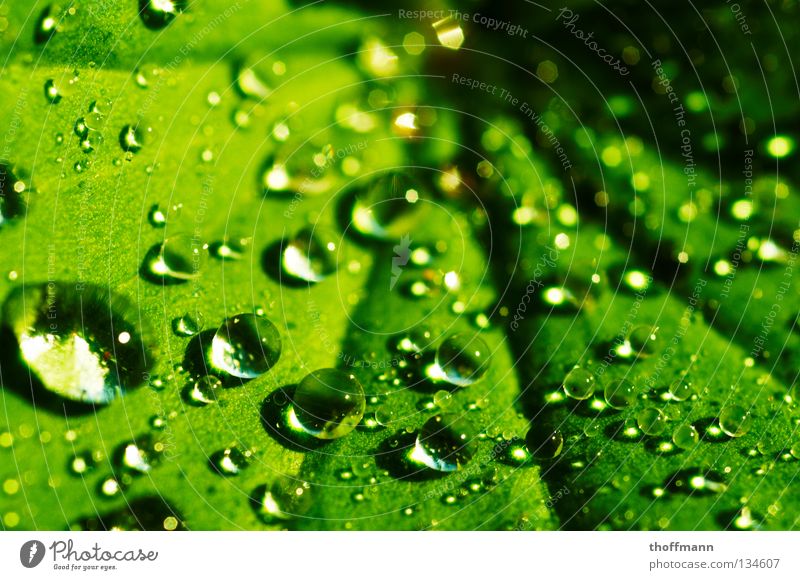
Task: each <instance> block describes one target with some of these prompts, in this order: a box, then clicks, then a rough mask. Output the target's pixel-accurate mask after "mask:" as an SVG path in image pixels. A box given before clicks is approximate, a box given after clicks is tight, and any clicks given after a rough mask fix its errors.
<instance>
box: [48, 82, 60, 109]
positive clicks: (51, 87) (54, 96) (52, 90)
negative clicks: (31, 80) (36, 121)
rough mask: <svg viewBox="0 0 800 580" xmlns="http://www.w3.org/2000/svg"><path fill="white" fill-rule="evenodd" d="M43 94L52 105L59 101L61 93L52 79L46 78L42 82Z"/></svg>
mask: <svg viewBox="0 0 800 580" xmlns="http://www.w3.org/2000/svg"><path fill="white" fill-rule="evenodd" d="M44 96H45V98H46V99H47V100H48V101H50V102H51V103H53V104H54V105H55V104H57V103H58V102H59V101H61V93H60V92H59V91H58V87H57V86H56V83H55V81H54V80H53V79H47V80H46V81H45V83H44Z"/></svg>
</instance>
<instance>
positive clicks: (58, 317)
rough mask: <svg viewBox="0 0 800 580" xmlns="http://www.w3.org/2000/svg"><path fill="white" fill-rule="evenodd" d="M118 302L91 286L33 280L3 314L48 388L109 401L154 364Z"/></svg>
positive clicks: (12, 297)
mask: <svg viewBox="0 0 800 580" xmlns="http://www.w3.org/2000/svg"><path fill="white" fill-rule="evenodd" d="M118 302H121V300H120V299H113V298H112V300H111V301H109V300H108V298H107V294H105V293H104V292H103V291H102V290H100V289H99V288H95V287H92V286H84V287H82V288H81V289H77V288H76V287H75V286H74V285H67V284H63V283H59V282H50V283H47V284H40V285H29V286H25V287H24V288H17V289H15V290H13V291H12V292H11V294H10V295H9V297H8V298H7V299H6V302H5V304H4V306H3V319H4V321H5V324H6V325H7V326H8V327H9V328H10V330H11V331H12V332H13V334H14V337H15V338H16V341H17V344H18V346H19V352H20V355H21V358H22V361H23V362H24V363H26V364H27V366H28V367H29V368H30V370H31V371H33V373H34V374H35V375H36V376H37V377H38V378H39V380H40V381H41V382H42V384H43V386H44V387H45V388H46V389H47V390H49V391H51V392H53V393H55V394H57V395H59V396H61V397H63V398H65V399H69V400H71V401H79V402H83V403H93V404H105V403H109V402H110V401H111V400H113V399H114V398H115V397H116V396H117V395H119V394H120V392H121V391H123V390H124V389H125V388H130V387H133V386H136V385H138V384H140V383H141V382H143V381H144V379H145V377H146V374H147V370H148V369H149V365H150V361H149V360H148V359H149V355H148V354H147V351H148V349H147V347H146V346H145V345H144V341H143V338H142V336H141V333H140V331H139V330H138V329H137V328H136V327H135V326H134V325H133V324H130V323H129V322H127V321H126V320H125V318H124V317H123V316H122V315H121V314H119V313H118V312H117V311H116V308H115V306H116V303H118Z"/></svg>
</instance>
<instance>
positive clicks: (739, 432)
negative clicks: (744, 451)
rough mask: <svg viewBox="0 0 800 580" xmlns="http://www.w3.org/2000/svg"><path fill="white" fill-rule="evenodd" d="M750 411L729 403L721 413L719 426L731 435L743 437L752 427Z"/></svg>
mask: <svg viewBox="0 0 800 580" xmlns="http://www.w3.org/2000/svg"><path fill="white" fill-rule="evenodd" d="M752 423H753V419H752V417H750V413H749V411H746V410H745V409H743V408H742V407H740V406H739V405H728V406H727V407H724V408H723V409H722V411H720V413H719V426H720V428H721V429H722V430H723V431H724V432H725V434H726V435H728V436H729V437H742V436H743V435H746V434H747V432H748V431H750V428H751V427H752Z"/></svg>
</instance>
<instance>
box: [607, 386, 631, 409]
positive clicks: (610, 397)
mask: <svg viewBox="0 0 800 580" xmlns="http://www.w3.org/2000/svg"><path fill="white" fill-rule="evenodd" d="M603 395H604V396H605V399H606V403H608V405H609V406H610V407H612V408H614V409H617V410H620V409H624V408H626V407H630V406H631V405H632V404H633V403H634V402H635V401H636V387H635V386H634V384H633V383H631V382H630V381H627V380H625V379H620V380H617V381H612V382H610V383H608V384H607V385H606V387H605V389H604V390H603Z"/></svg>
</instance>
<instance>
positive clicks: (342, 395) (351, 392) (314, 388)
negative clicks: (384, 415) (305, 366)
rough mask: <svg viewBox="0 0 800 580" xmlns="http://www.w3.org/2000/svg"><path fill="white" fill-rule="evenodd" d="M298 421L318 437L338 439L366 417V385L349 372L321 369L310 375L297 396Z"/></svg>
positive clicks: (295, 398) (296, 411)
mask: <svg viewBox="0 0 800 580" xmlns="http://www.w3.org/2000/svg"><path fill="white" fill-rule="evenodd" d="M292 402H293V410H294V415H295V418H296V419H297V424H298V425H299V427H300V428H301V429H303V431H305V432H306V433H309V434H310V435H313V436H314V437H316V438H318V439H338V438H339V437H344V436H345V435H347V434H348V433H350V432H351V431H352V430H353V429H355V428H356V425H358V423H359V422H360V421H361V419H362V418H363V417H364V409H365V407H366V399H365V397H364V389H363V387H362V386H361V384H360V383H359V382H358V381H357V380H356V378H355V377H354V376H353V375H352V374H349V373H346V372H343V371H339V370H335V369H320V370H317V371H314V372H312V373H310V374H309V375H307V376H306V377H305V378H304V379H303V380H302V381H300V384H299V385H298V386H297V389H296V391H295V393H294V397H293V401H292Z"/></svg>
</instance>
